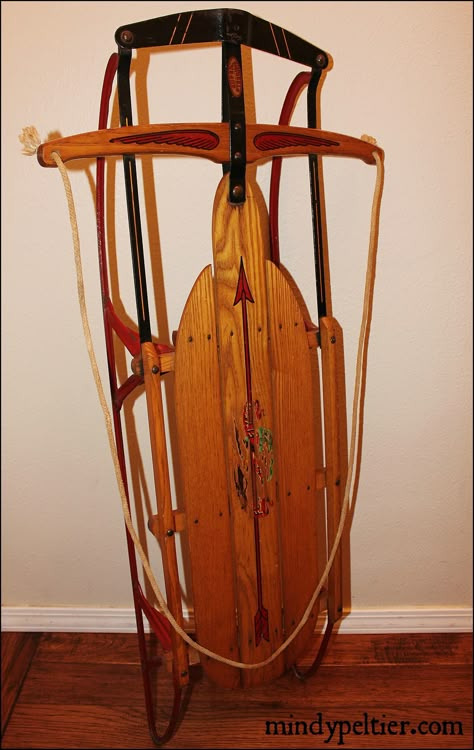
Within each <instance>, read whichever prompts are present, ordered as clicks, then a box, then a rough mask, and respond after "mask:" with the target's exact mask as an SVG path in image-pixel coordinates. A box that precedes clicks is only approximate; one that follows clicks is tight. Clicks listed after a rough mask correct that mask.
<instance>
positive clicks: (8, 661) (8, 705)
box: [2, 633, 40, 734]
mask: <svg viewBox="0 0 474 750" xmlns="http://www.w3.org/2000/svg"><path fill="white" fill-rule="evenodd" d="M39 640H40V634H39V633H2V734H3V733H4V731H5V728H6V725H7V723H8V720H9V718H10V715H11V712H12V709H13V707H14V705H15V701H16V700H17V697H18V695H19V692H20V690H21V686H22V684H23V681H24V679H25V677H26V675H27V673H28V669H29V668H30V664H31V661H32V659H33V656H34V654H35V651H36V649H37V646H38V642H39Z"/></svg>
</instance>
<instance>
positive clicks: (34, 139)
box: [18, 125, 41, 156]
mask: <svg viewBox="0 0 474 750" xmlns="http://www.w3.org/2000/svg"><path fill="white" fill-rule="evenodd" d="M18 139H19V141H20V143H21V144H22V145H23V149H22V153H23V154H25V155H26V156H34V154H36V152H37V151H38V147H39V146H40V145H41V138H40V135H39V133H38V131H37V130H36V128H35V126H34V125H28V126H27V127H26V128H23V130H22V132H21V133H20V135H19V136H18Z"/></svg>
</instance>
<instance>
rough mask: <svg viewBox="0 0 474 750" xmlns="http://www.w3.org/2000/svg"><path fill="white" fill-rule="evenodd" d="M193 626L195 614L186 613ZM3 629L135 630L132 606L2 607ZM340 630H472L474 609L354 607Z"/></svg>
mask: <svg viewBox="0 0 474 750" xmlns="http://www.w3.org/2000/svg"><path fill="white" fill-rule="evenodd" d="M185 620H187V621H188V622H189V624H190V627H189V629H190V630H192V622H193V616H192V613H191V612H189V613H188V614H187V616H186V613H185ZM1 626H2V630H3V631H13V632H30V633H47V632H62V633H64V632H69V633H134V632H135V613H134V610H133V609H105V608H104V609H102V608H87V607H82V608H81V607H2V620H1ZM338 631H339V632H340V633H346V634H354V635H356V634H364V633H366V634H371V633H466V632H467V633H469V632H472V609H471V608H459V609H426V608H424V607H420V608H419V609H394V610H375V609H361V610H353V611H352V612H350V613H349V614H348V615H347V616H346V617H345V618H344V619H343V620H342V622H341V624H340V626H339V628H338Z"/></svg>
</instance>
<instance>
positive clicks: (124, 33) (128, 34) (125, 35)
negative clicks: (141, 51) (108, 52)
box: [120, 29, 133, 44]
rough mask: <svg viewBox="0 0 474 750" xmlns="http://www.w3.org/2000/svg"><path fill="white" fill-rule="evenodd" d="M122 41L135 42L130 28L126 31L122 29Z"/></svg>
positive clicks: (125, 42) (126, 42)
mask: <svg viewBox="0 0 474 750" xmlns="http://www.w3.org/2000/svg"><path fill="white" fill-rule="evenodd" d="M120 41H121V42H123V43H124V44H131V43H132V42H133V34H132V32H131V31H129V30H128V29H125V31H122V33H121V34H120Z"/></svg>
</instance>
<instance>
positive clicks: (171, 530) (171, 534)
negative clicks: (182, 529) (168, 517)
mask: <svg viewBox="0 0 474 750" xmlns="http://www.w3.org/2000/svg"><path fill="white" fill-rule="evenodd" d="M173 535H174V529H168V531H167V532H166V536H173Z"/></svg>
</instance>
